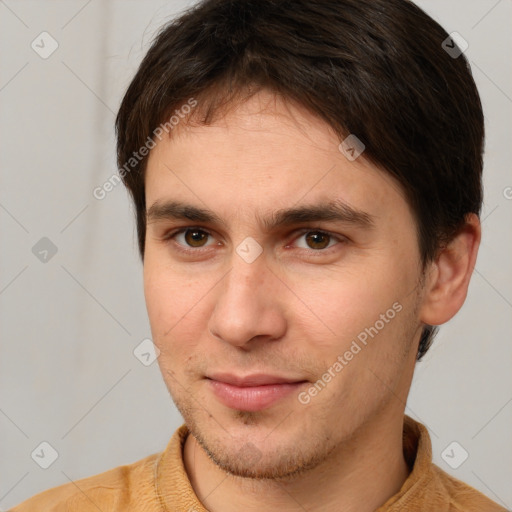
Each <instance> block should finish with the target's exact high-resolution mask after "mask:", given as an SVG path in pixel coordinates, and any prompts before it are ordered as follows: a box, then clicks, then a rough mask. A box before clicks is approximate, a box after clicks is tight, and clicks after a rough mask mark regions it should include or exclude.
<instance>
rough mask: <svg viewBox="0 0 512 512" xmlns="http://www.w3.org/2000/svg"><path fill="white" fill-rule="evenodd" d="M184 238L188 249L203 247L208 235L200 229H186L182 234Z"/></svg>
mask: <svg viewBox="0 0 512 512" xmlns="http://www.w3.org/2000/svg"><path fill="white" fill-rule="evenodd" d="M184 238H185V242H186V243H187V244H188V245H189V246H190V247H203V245H204V242H206V241H207V239H208V233H206V231H202V230H201V229H187V230H185V232H184Z"/></svg>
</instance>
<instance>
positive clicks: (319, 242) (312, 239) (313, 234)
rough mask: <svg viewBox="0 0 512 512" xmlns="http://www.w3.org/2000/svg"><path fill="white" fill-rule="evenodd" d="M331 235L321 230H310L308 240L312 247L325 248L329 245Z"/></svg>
mask: <svg viewBox="0 0 512 512" xmlns="http://www.w3.org/2000/svg"><path fill="white" fill-rule="evenodd" d="M330 238H331V237H330V235H328V234H326V233H322V232H321V231H310V232H309V233H307V236H306V240H307V243H308V246H309V247H310V248H311V249H325V248H326V247H327V246H328V245H329V240H330Z"/></svg>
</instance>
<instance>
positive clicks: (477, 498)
mask: <svg viewBox="0 0 512 512" xmlns="http://www.w3.org/2000/svg"><path fill="white" fill-rule="evenodd" d="M432 469H433V472H434V475H435V479H436V480H437V481H438V483H439V485H440V486H442V487H443V489H444V490H445V492H446V495H447V496H448V497H449V501H450V509H449V510H450V512H462V511H464V512H508V511H507V509H506V508H504V507H502V506H501V505H499V504H498V503H496V502H494V501H492V500H491V499H490V498H488V497H487V496H485V495H484V494H482V493H481V492H480V491H478V490H477V489H475V488H474V487H471V486H470V485H468V484H466V483H464V482H462V481H461V480H458V479H457V478H455V477H453V476H451V475H449V474H448V473H446V472H445V471H443V470H442V469H441V468H440V467H439V466H437V465H435V464H432Z"/></svg>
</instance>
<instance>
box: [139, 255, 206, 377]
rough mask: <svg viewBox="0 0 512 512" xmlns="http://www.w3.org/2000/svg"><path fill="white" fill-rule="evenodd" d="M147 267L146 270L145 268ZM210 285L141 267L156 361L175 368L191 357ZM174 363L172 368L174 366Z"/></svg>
mask: <svg viewBox="0 0 512 512" xmlns="http://www.w3.org/2000/svg"><path fill="white" fill-rule="evenodd" d="M146 265H147V266H146ZM213 284H214V283H211V284H208V283H207V282H206V281H204V280H203V281H197V280H192V279H191V278H190V276H187V275H186V274H183V275H182V274H179V273H176V272H175V271H171V270H170V269H169V268H164V267H163V266H158V265H154V266H153V265H151V261H150V260H149V261H147V264H146V263H145V268H144V295H145V299H146V308H147V312H148V317H149V322H150V325H151V332H152V335H153V342H154V343H155V345H156V346H157V347H158V349H159V350H160V358H159V360H160V361H161V362H162V363H164V364H169V362H171V361H172V362H173V366H174V367H178V366H179V364H177V362H178V361H181V363H180V364H182V362H183V361H184V360H185V359H186V358H187V357H189V354H190V353H193V351H194V348H195V346H196V345H197V344H198V343H199V340H200V339H201V333H202V331H203V330H204V328H205V327H204V326H205V323H204V322H205V321H204V318H203V316H204V313H202V307H204V305H205V304H206V301H207V297H205V295H206V294H207V292H208V290H209V289H211V288H212V286H213ZM175 362H176V364H175Z"/></svg>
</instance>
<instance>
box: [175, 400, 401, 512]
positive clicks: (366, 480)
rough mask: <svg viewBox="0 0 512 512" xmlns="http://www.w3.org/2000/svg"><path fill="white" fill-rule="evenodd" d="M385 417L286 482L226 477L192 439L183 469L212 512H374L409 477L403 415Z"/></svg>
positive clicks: (188, 445)
mask: <svg viewBox="0 0 512 512" xmlns="http://www.w3.org/2000/svg"><path fill="white" fill-rule="evenodd" d="M388 416H389V417H387V418H383V417H382V416H378V417H374V418H373V419H372V420H369V421H368V422H367V423H366V424H365V425H363V426H362V427H361V428H360V429H358V432H357V434H356V435H354V436H353V437H352V438H351V439H350V440H348V441H347V442H346V443H344V445H343V446H341V447H338V449H337V450H335V452H333V453H332V454H331V455H330V456H329V458H328V459H326V460H325V461H324V462H323V463H322V464H320V465H319V466H317V467H315V468H314V469H311V470H309V471H307V472H305V473H302V474H300V475H296V476H295V477H293V478H290V479H287V480H255V479H246V478H240V477H235V476H232V475H229V474H227V473H226V472H224V471H223V470H222V469H220V468H219V467H217V466H216V464H215V463H214V462H213V461H212V460H211V459H210V458H209V457H208V456H207V454H206V453H205V452H204V450H203V449H202V447H201V446H200V445H199V444H198V443H197V441H196V439H195V438H194V437H193V436H192V435H189V436H188V437H187V439H186V441H185V447H184V457H183V458H184V464H185V469H186V471H187V473H188V476H189V478H190V481H191V484H192V487H193V489H194V491H195V493H196V495H197V496H198V498H199V500H200V501H201V502H202V503H203V504H204V506H205V507H206V508H207V509H208V510H209V511H210V512H235V511H236V512H238V511H239V510H240V509H243V510H245V511H247V512H253V511H254V512H256V511H257V512H267V511H275V510H280V512H292V511H293V512H297V511H299V510H300V511H302V510H308V511H311V512H316V511H322V512H355V511H357V512H373V511H375V509H377V508H378V507H379V506H381V505H383V504H384V503H385V502H386V501H387V500H388V499H389V498H390V497H391V496H393V495H394V494H396V493H397V492H398V491H399V490H400V488H401V487H402V485H403V483H404V482H405V480H406V479H407V477H408V475H409V468H408V466H407V463H406V461H405V459H404V456H403V446H402V431H403V430H402V427H403V414H402V415H400V414H397V411H396V410H394V411H393V414H392V416H390V415H388ZM262 496H264V497H265V499H264V501H263V500H262Z"/></svg>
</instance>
